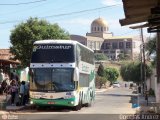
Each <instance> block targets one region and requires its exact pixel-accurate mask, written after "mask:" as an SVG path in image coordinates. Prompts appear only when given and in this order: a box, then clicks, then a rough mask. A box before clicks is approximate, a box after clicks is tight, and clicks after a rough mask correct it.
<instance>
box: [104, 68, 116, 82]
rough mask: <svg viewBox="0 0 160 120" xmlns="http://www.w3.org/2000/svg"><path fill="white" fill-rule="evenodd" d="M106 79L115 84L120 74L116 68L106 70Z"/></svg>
mask: <svg viewBox="0 0 160 120" xmlns="http://www.w3.org/2000/svg"><path fill="white" fill-rule="evenodd" d="M104 71H105V76H106V79H107V80H109V81H110V82H111V83H113V82H115V81H116V80H117V78H118V76H119V72H118V70H117V69H115V68H106V69H105V70H104Z"/></svg>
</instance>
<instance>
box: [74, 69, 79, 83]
mask: <svg viewBox="0 0 160 120" xmlns="http://www.w3.org/2000/svg"><path fill="white" fill-rule="evenodd" d="M78 80H79V70H78V68H77V67H76V68H75V69H74V81H78Z"/></svg>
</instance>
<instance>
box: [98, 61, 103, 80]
mask: <svg viewBox="0 0 160 120" xmlns="http://www.w3.org/2000/svg"><path fill="white" fill-rule="evenodd" d="M97 74H98V76H100V77H104V76H105V72H104V66H103V64H102V63H100V65H99V67H98V70H97Z"/></svg>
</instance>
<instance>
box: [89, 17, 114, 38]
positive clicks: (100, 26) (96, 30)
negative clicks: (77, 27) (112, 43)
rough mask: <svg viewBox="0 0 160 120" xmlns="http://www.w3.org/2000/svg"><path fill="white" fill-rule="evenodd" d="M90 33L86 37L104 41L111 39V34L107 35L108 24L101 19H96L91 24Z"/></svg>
mask: <svg viewBox="0 0 160 120" xmlns="http://www.w3.org/2000/svg"><path fill="white" fill-rule="evenodd" d="M90 29H91V33H86V36H93V37H100V38H103V39H106V38H108V37H112V36H113V35H112V33H109V32H108V30H109V27H108V23H107V21H106V20H105V19H103V18H97V19H95V20H93V22H92V23H91V27H90Z"/></svg>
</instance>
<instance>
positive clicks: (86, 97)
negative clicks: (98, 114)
mask: <svg viewBox="0 0 160 120" xmlns="http://www.w3.org/2000/svg"><path fill="white" fill-rule="evenodd" d="M94 98H95V65H94V52H93V51H92V50H91V49H89V48H87V47H86V46H84V45H82V44H80V43H79V42H77V41H72V40H40V41H36V42H35V43H34V46H33V52H32V58H31V63H30V103H31V104H33V105H36V106H69V107H72V108H74V109H75V110H79V109H81V107H82V105H85V106H90V105H91V103H92V102H93V101H94Z"/></svg>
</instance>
